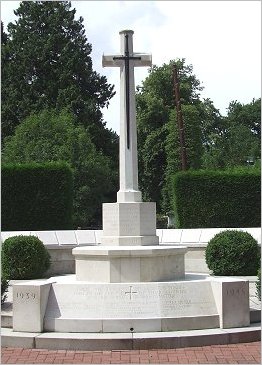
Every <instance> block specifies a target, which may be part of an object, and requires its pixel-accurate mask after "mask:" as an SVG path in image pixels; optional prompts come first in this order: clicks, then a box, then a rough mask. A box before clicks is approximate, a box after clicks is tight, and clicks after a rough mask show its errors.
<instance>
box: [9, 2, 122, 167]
mask: <svg viewBox="0 0 262 365" xmlns="http://www.w3.org/2000/svg"><path fill="white" fill-rule="evenodd" d="M14 13H15V15H16V16H17V20H16V21H15V22H14V23H9V24H8V26H7V30H8V37H7V35H5V33H3V29H2V62H3V61H4V62H3V63H2V138H3V139H4V138H5V137H6V136H8V135H12V134H14V131H15V128H16V126H18V125H19V124H20V123H21V122H22V121H23V120H24V119H25V118H26V117H28V116H29V115H30V114H31V113H38V112H40V111H41V110H43V109H47V108H55V109H57V110H62V109H63V108H68V110H69V111H71V112H73V113H74V115H75V116H76V122H77V123H78V124H79V125H80V124H81V125H83V126H84V127H85V128H86V129H88V130H89V132H90V136H91V138H92V141H93V142H94V143H95V145H96V148H97V150H99V151H102V152H104V153H105V154H108V155H109V156H111V157H112V158H113V160H114V159H115V157H116V156H115V155H113V156H112V154H113V153H114V152H115V150H117V146H116V145H117V141H116V136H115V134H114V133H111V132H112V131H110V130H107V129H106V128H105V122H104V121H103V119H102V113H101V110H100V109H101V108H103V107H104V106H107V105H108V103H109V100H110V99H111V98H112V96H113V95H114V92H113V86H111V85H109V84H108V83H107V80H106V77H105V76H100V75H99V74H98V73H97V72H96V71H94V70H93V69H92V59H91V56H90V54H91V50H92V46H91V44H90V43H88V40H87V37H86V35H85V29H84V26H83V18H82V17H80V18H79V19H78V20H77V19H75V13H76V10H75V9H71V2H70V1H22V2H21V3H20V5H19V8H18V9H17V10H15V11H14ZM3 35H4V37H3ZM111 147H112V148H111ZM112 151H113V152H112Z"/></svg>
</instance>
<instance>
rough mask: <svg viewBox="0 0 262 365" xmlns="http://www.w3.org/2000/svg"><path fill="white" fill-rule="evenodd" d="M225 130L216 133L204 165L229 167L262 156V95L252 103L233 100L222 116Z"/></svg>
mask: <svg viewBox="0 0 262 365" xmlns="http://www.w3.org/2000/svg"><path fill="white" fill-rule="evenodd" d="M221 122H222V124H223V133H222V134H215V135H214V138H213V140H212V143H210V144H209V146H208V148H207V149H206V152H205V154H204V156H203V167H206V168H226V167H233V166H245V165H247V164H248V163H251V164H254V163H255V162H256V161H258V160H259V159H260V149H261V129H260V124H261V99H256V100H255V99H253V101H252V102H251V103H249V104H241V103H239V102H237V101H233V102H231V103H230V104H229V107H228V114H227V116H226V117H224V118H223V119H222V121H221Z"/></svg>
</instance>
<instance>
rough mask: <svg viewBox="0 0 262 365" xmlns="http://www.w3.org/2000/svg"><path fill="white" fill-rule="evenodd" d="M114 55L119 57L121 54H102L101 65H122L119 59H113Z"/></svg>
mask: <svg viewBox="0 0 262 365" xmlns="http://www.w3.org/2000/svg"><path fill="white" fill-rule="evenodd" d="M115 57H121V55H108V56H105V55H103V57H102V67H119V66H121V65H122V62H121V60H115V59H114V58H115Z"/></svg>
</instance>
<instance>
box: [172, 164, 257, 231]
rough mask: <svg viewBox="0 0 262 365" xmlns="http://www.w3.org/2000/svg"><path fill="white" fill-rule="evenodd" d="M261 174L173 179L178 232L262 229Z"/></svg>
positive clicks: (228, 172)
mask: <svg viewBox="0 0 262 365" xmlns="http://www.w3.org/2000/svg"><path fill="white" fill-rule="evenodd" d="M260 182H261V177H260V171H258V170H257V169H234V170H226V171H208V170H201V171H185V172H179V173H177V174H176V175H174V177H173V183H172V189H173V194H172V196H173V207H174V215H175V217H176V222H175V226H176V228H203V227H205V228H215V227H224V228H234V227H240V228H244V227H260V217H261V206H260V201H261V192H260Z"/></svg>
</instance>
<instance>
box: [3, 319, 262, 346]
mask: <svg viewBox="0 0 262 365" xmlns="http://www.w3.org/2000/svg"><path fill="white" fill-rule="evenodd" d="M260 339H261V328H260V326H259V325H254V324H253V325H251V326H250V327H244V328H230V329H220V328H217V329H208V330H194V331H174V332H151V333H58V332H57V333H25V332H13V331H12V330H11V329H10V328H3V329H2V331H1V345H2V347H23V348H35V349H49V350H65V349H66V350H80V351H81V350H82V351H102V350H103V351H106V350H132V349H133V350H145V349H146V350H148V349H156V348H157V349H161V348H162V349H164V348H183V347H194V346H208V345H217V344H220V345H222V344H229V343H231V344H232V343H241V342H253V341H259V340H260Z"/></svg>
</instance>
